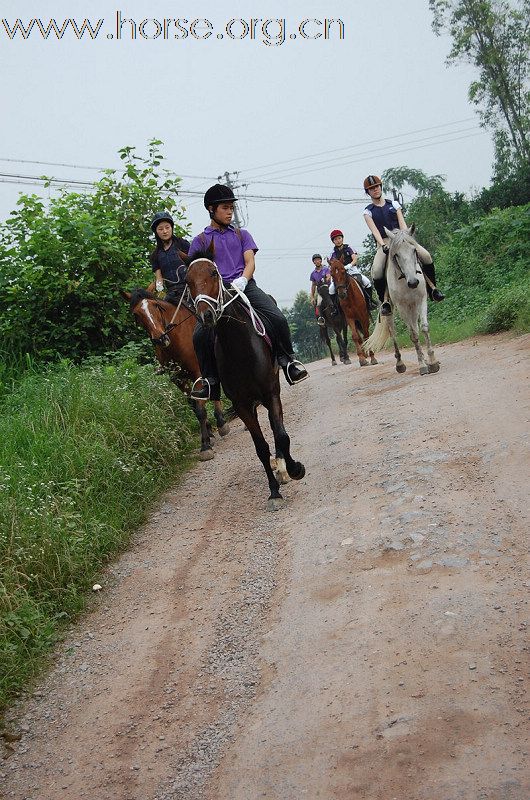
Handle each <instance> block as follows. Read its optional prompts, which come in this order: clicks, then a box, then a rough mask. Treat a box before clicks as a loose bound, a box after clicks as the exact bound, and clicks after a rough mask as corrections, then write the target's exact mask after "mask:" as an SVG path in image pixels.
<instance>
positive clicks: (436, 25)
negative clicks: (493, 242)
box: [429, 0, 530, 176]
mask: <svg viewBox="0 0 530 800" xmlns="http://www.w3.org/2000/svg"><path fill="white" fill-rule="evenodd" d="M429 6H430V8H431V11H432V12H433V29H434V31H435V33H437V34H442V33H448V34H449V35H450V36H451V37H452V40H453V46H452V49H451V52H450V53H449V56H448V63H453V62H456V61H467V62H469V63H471V64H473V65H474V66H475V67H477V69H478V79H477V80H475V81H473V82H472V83H471V85H470V87H469V99H470V101H471V102H472V103H473V104H474V105H475V106H476V107H477V109H478V111H479V114H480V116H481V119H482V122H483V124H484V125H485V126H486V127H489V128H490V129H491V130H492V131H493V133H494V141H495V152H496V161H497V163H496V174H497V175H498V176H501V175H502V174H504V173H506V171H507V170H509V168H510V167H511V165H512V164H519V165H521V164H523V163H525V162H527V161H528V160H529V158H530V137H529V134H530V92H529V90H528V77H529V67H530V58H529V54H530V0H509V2H508V0H429Z"/></svg>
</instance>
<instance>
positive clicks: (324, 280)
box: [309, 253, 337, 327]
mask: <svg viewBox="0 0 530 800" xmlns="http://www.w3.org/2000/svg"><path fill="white" fill-rule="evenodd" d="M311 260H312V262H313V267H314V269H313V272H312V273H311V275H310V276H309V280H310V281H311V294H310V300H311V305H313V306H314V307H315V314H316V318H317V323H318V324H319V325H320V326H321V327H324V326H325V324H326V320H325V319H324V317H323V316H321V313H320V307H321V304H322V296H321V295H320V293H319V289H320V287H321V286H322V285H323V284H325V285H327V286H329V283H330V281H331V273H330V271H329V267H324V266H323V264H322V256H321V255H320V253H315V255H314V256H313V257H312V259H311ZM331 310H332V312H333V313H334V314H336V313H337V312H336V309H335V306H334V304H333V303H332V304H331Z"/></svg>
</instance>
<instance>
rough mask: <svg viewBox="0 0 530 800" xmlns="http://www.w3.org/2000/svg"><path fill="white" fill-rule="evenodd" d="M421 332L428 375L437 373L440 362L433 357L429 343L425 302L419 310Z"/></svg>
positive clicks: (432, 349) (432, 350)
mask: <svg viewBox="0 0 530 800" xmlns="http://www.w3.org/2000/svg"><path fill="white" fill-rule="evenodd" d="M421 330H422V332H423V335H424V336H425V345H426V347H427V368H428V370H429V372H430V373H433V372H438V370H439V369H440V362H439V361H438V359H437V358H436V356H435V355H434V348H433V346H432V343H431V336H430V333H429V321H428V319H427V302H425V304H424V308H422V310H421Z"/></svg>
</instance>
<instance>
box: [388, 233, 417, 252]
mask: <svg viewBox="0 0 530 800" xmlns="http://www.w3.org/2000/svg"><path fill="white" fill-rule="evenodd" d="M402 244H410V245H412V247H416V244H417V242H416V239H415V238H414V236H411V234H410V233H409V232H408V231H402V230H398V231H396V232H395V233H394V236H392V237H390V245H389V255H390V256H391V257H392V256H394V255H395V254H396V252H397V250H398V249H399V248H400V247H401V245H402Z"/></svg>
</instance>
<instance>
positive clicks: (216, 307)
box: [188, 258, 266, 336]
mask: <svg viewBox="0 0 530 800" xmlns="http://www.w3.org/2000/svg"><path fill="white" fill-rule="evenodd" d="M201 261H206V262H207V263H208V264H211V265H212V266H213V267H215V272H216V273H217V280H218V284H219V290H218V292H217V297H211V295H209V294H198V295H197V297H192V298H191V299H192V301H193V305H194V306H195V310H196V311H197V305H198V303H201V302H202V303H206V305H207V306H208V308H209V309H210V310H211V312H212V314H213V315H214V319H215V321H216V322H218V321H219V320H220V319H221V317H222V316H223V314H224V312H225V309H227V308H228V306H229V305H231V303H233V302H234V300H237V299H238V297H239V299H240V300H242V302H243V303H244V304H245V305H246V307H247V309H248V313H249V315H250V319H251V320H252V326H253V328H254V330H255V331H256V333H257V334H258V335H259V336H265V335H266V331H265V326H264V324H263V322H262V321H261V319H260V318H259V317H258V316H257V314H256V312H255V311H254V309H253V308H252V305H251V303H250V300H249V299H248V297H247V296H246V294H245V293H244V292H242V291H241V290H240V289H237V288H236V287H235V286H233V287H232V289H233V291H234V295H233V297H230V300H228V302H226V303H225V302H224V298H225V295H226V293H227V290H226V289H225V287H224V285H223V279H222V277H221V273H220V272H219V270H218V268H217V264H216V263H215V261H212V260H211V259H209V258H196V259H195V261H192V262H191V263H190V264H189V266H188V269H190V268H191V267H192V266H193V264H196V263H197V262H201Z"/></svg>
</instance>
